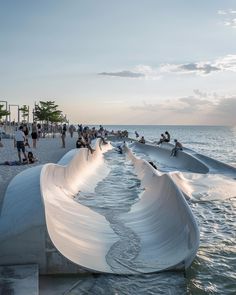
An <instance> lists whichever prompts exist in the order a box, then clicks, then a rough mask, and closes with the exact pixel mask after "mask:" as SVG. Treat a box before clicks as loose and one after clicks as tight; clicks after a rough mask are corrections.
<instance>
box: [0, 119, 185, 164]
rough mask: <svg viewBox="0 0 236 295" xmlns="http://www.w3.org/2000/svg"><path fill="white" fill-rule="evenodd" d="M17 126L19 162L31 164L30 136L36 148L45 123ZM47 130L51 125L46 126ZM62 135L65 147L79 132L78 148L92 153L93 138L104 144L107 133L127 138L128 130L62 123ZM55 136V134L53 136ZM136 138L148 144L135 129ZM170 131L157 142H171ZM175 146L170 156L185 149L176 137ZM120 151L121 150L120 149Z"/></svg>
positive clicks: (15, 141)
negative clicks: (67, 141) (67, 138)
mask: <svg viewBox="0 0 236 295" xmlns="http://www.w3.org/2000/svg"><path fill="white" fill-rule="evenodd" d="M16 127H17V131H16V132H15V135H14V146H15V147H16V149H17V154H18V159H19V161H18V163H20V164H26V163H27V164H29V163H34V162H35V161H37V159H36V157H34V155H33V152H32V150H31V146H30V143H29V136H30V137H31V138H32V148H33V149H36V147H37V141H38V140H39V138H40V137H44V136H43V133H44V132H45V124H40V123H37V122H33V123H32V124H31V125H28V124H21V125H19V126H16ZM46 129H47V130H48V129H49V127H47V128H46ZM54 131H57V132H58V133H59V134H60V135H61V147H62V148H65V146H66V134H67V133H69V135H70V137H71V138H73V137H74V134H75V133H76V134H77V136H78V137H77V140H76V143H75V147H76V148H88V150H89V151H90V152H91V154H92V153H93V152H94V149H93V147H92V145H91V142H92V140H93V139H96V138H100V139H101V141H102V143H103V144H106V143H107V142H106V139H105V138H106V137H107V135H113V136H117V137H118V138H121V139H125V138H128V135H129V133H128V131H127V130H118V131H114V130H112V131H108V130H107V129H105V128H104V127H103V126H102V125H100V126H99V128H95V127H89V126H83V125H82V124H78V125H77V128H76V127H75V125H72V124H71V125H69V126H68V125H67V124H62V125H58V126H57V128H56V130H54ZM2 132H3V127H2V125H1V124H0V147H1V146H3V144H2V142H1V134H2ZM53 137H54V136H53ZM135 137H136V140H137V141H138V142H140V143H142V144H146V140H145V138H144V136H139V133H138V132H137V131H135ZM170 139H171V136H170V133H169V132H168V131H165V132H164V133H162V134H161V136H160V139H159V141H158V142H156V144H157V145H158V146H159V145H162V144H163V143H170ZM174 144H175V145H174V148H173V149H172V150H171V153H170V156H173V157H176V156H177V153H178V151H182V150H183V145H182V144H181V143H180V142H179V141H178V140H177V139H174ZM27 152H28V153H27ZM119 152H120V153H122V152H121V150H119ZM22 155H23V158H22ZM5 164H6V165H13V164H14V161H6V162H5Z"/></svg>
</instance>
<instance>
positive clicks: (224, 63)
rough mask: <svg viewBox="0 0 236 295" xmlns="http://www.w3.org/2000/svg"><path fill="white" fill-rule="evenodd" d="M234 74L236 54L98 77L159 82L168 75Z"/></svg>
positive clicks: (146, 66)
mask: <svg viewBox="0 0 236 295" xmlns="http://www.w3.org/2000/svg"><path fill="white" fill-rule="evenodd" d="M226 71H230V72H236V54H229V55H226V56H223V57H219V58H217V59H216V60H213V61H197V62H189V63H182V64H177V63H176V64H169V63H168V64H161V65H160V66H159V67H156V68H155V67H151V66H148V65H138V66H136V67H134V68H133V69H131V70H123V71H116V72H102V73H99V75H103V76H111V77H122V78H132V79H146V80H159V79H161V78H162V77H164V76H166V75H168V74H174V75H183V74H184V75H199V76H208V75H210V74H212V73H217V72H226Z"/></svg>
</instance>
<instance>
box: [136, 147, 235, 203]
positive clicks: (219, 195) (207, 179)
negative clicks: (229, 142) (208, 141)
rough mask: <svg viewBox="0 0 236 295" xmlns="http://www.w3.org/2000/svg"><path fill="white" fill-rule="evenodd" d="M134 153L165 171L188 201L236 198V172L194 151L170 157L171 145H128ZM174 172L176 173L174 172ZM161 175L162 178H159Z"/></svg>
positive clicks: (186, 149)
mask: <svg viewBox="0 0 236 295" xmlns="http://www.w3.org/2000/svg"><path fill="white" fill-rule="evenodd" d="M130 147H131V149H132V151H133V152H135V153H137V154H138V155H140V156H142V155H144V156H146V158H148V159H149V160H151V161H154V163H156V165H157V167H159V165H163V167H162V168H164V170H165V167H167V171H169V170H173V168H174V169H175V170H173V171H171V172H169V175H170V176H171V178H172V179H173V180H174V182H175V183H176V184H177V186H178V187H179V188H180V189H181V191H182V192H183V193H184V195H185V196H186V197H187V198H191V199H195V200H200V201H207V200H208V201H209V200H224V199H229V198H233V197H235V196H236V183H235V179H236V168H235V167H232V166H230V165H227V164H225V163H222V162H220V161H217V160H215V159H212V158H210V157H207V156H205V155H201V154H198V153H196V152H195V151H193V150H191V149H188V148H184V150H183V151H179V152H178V153H177V157H170V153H171V150H172V148H173V147H174V146H173V145H172V144H170V143H163V144H162V145H161V146H160V147H159V146H153V145H149V144H141V143H139V142H134V143H132V144H130ZM176 170H177V171H176ZM160 175H161V174H160Z"/></svg>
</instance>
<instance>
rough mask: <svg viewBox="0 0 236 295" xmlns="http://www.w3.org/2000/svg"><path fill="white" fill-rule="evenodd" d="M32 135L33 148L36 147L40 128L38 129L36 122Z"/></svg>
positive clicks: (33, 125)
mask: <svg viewBox="0 0 236 295" xmlns="http://www.w3.org/2000/svg"><path fill="white" fill-rule="evenodd" d="M31 137H32V141H33V148H35V149H36V141H37V137H38V130H37V125H36V123H35V122H34V123H33V124H32V132H31Z"/></svg>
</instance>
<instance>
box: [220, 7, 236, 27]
mask: <svg viewBox="0 0 236 295" xmlns="http://www.w3.org/2000/svg"><path fill="white" fill-rule="evenodd" d="M217 13H218V14H219V15H221V16H223V17H224V20H223V24H224V25H225V26H228V27H231V28H234V29H236V10H233V9H227V10H218V12H217Z"/></svg>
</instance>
